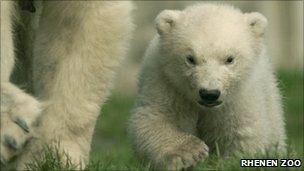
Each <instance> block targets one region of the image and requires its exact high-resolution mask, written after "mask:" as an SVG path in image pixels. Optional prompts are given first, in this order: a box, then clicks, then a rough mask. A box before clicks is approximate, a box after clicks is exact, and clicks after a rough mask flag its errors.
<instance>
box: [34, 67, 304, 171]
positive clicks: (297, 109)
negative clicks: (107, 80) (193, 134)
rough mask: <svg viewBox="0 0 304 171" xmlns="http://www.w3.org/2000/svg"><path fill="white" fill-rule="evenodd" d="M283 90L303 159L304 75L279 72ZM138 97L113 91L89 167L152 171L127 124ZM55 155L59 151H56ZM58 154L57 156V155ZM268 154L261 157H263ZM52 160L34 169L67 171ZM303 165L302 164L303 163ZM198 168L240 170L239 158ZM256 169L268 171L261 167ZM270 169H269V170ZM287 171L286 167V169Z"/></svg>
mask: <svg viewBox="0 0 304 171" xmlns="http://www.w3.org/2000/svg"><path fill="white" fill-rule="evenodd" d="M278 77H279V80H280V82H279V83H280V84H279V86H280V89H281V91H282V94H283V97H284V111H285V117H286V128H287V134H288V145H289V146H290V148H291V150H292V152H290V153H289V154H290V157H293V158H302V162H303V74H302V73H300V72H284V71H282V72H279V73H278ZM134 100H135V97H133V96H126V95H124V94H123V93H118V92H114V93H113V94H112V96H111V97H110V98H109V100H108V101H107V103H106V104H105V105H104V106H103V109H102V112H101V116H100V118H99V119H98V122H97V124H96V131H95V135H94V138H93V145H92V151H91V163H90V165H89V166H88V167H87V168H86V169H88V170H149V166H144V165H141V164H140V163H139V162H138V161H137V160H136V158H135V156H134V154H133V152H132V149H131V145H130V140H129V139H128V137H127V129H126V124H127V120H128V118H129V115H130V113H129V112H130V109H131V108H132V106H133V103H134ZM54 154H56V153H54ZM48 155H51V156H52V154H48ZM55 156H56V155H55ZM263 157H265V158H267V157H269V156H261V158H263ZM45 158H48V159H49V161H45V163H42V164H41V163H39V162H37V163H36V164H33V165H32V169H34V170H52V169H53V170H61V169H63V170H67V169H72V170H73V166H72V165H65V166H64V168H62V167H61V166H59V165H58V163H60V161H57V163H56V160H55V159H54V158H52V157H45ZM302 165H303V163H302ZM42 168H44V169H42ZM194 169H195V170H224V169H225V170H226V169H229V170H235V169H238V170H240V167H239V159H238V158H230V159H223V158H220V157H218V156H217V155H216V154H214V155H211V156H210V157H209V158H208V159H206V161H204V162H201V163H199V164H198V165H197V166H196V167H195V168H194ZM255 170H265V168H264V169H263V168H259V169H255ZM267 170H268V169H267ZM283 170H284V169H283Z"/></svg>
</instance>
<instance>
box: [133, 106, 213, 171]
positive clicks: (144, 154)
mask: <svg viewBox="0 0 304 171" xmlns="http://www.w3.org/2000/svg"><path fill="white" fill-rule="evenodd" d="M173 116H174V114H170V115H167V114H165V113H163V111H159V110H158V109H155V108H153V107H152V108H151V107H145V106H141V107H137V108H136V109H135V110H134V113H133V115H132V117H131V118H130V123H129V130H128V131H129V134H130V135H131V139H132V141H133V145H134V148H135V151H136V153H137V154H138V155H139V157H140V158H145V159H146V160H147V161H151V162H152V166H154V167H156V168H157V169H168V170H182V169H187V168H189V167H191V166H194V165H195V164H196V163H197V162H199V161H201V160H203V159H204V158H206V157H207V156H208V151H209V149H208V146H207V145H206V144H205V143H204V142H203V141H202V140H200V139H199V138H197V137H196V136H194V135H193V134H194V133H193V134H192V133H191V134H190V133H187V132H186V131H184V130H183V128H181V127H180V126H179V125H178V123H177V121H176V120H177V119H176V118H175V117H173ZM183 122H184V123H188V122H191V121H189V120H187V119H186V117H185V119H183ZM189 125H191V124H189ZM192 125H193V127H195V124H192ZM193 129H195V128H193Z"/></svg>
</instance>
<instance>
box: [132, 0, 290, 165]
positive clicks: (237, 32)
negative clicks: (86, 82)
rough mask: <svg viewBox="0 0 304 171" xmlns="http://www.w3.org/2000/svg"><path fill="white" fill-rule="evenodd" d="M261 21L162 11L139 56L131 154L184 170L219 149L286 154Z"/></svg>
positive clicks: (203, 11) (219, 9)
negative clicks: (139, 67) (132, 152)
mask: <svg viewBox="0 0 304 171" xmlns="http://www.w3.org/2000/svg"><path fill="white" fill-rule="evenodd" d="M266 26H267V19H266V18H265V17H264V16H263V15H262V14H260V13H257V12H252V13H242V12H241V11H240V10H238V9H236V8H234V7H232V6H229V5H222V4H197V5H194V6H190V7H188V8H186V9H185V10H183V11H178V10H164V11H163V12H161V13H160V14H159V15H158V16H157V18H156V29H157V32H158V34H157V35H156V36H155V38H154V39H153V40H152V42H151V44H150V46H149V48H148V50H147V51H146V55H145V57H144V62H143V67H142V69H141V73H140V78H139V95H138V99H137V102H136V105H135V108H134V110H133V114H132V116H131V118H130V123H129V134H130V136H131V139H132V141H133V144H134V148H135V151H136V153H137V154H138V155H139V156H140V157H143V158H145V159H146V160H147V161H149V162H151V163H152V164H153V165H154V166H156V167H162V168H166V169H184V168H188V167H190V166H193V165H194V164H196V163H197V162H198V161H200V160H202V159H204V158H205V157H206V156H207V155H208V154H209V153H212V152H214V151H215V149H216V148H218V149H219V151H220V153H221V154H222V155H224V156H229V155H232V154H248V155H253V154H256V153H263V152H265V151H267V152H269V151H270V150H275V151H276V152H278V151H279V152H284V151H285V139H286V135H285V128H284V118H283V111H282V105H281V97H280V92H279V90H278V88H277V81H276V78H275V76H274V74H273V69H272V67H271V64H270V60H269V57H268V56H267V55H266V52H265V51H266V50H265V46H264V43H263V35H264V33H265V28H266Z"/></svg>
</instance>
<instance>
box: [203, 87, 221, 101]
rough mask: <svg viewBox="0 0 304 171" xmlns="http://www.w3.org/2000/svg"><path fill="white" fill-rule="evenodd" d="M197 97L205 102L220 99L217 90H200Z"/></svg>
mask: <svg viewBox="0 0 304 171" xmlns="http://www.w3.org/2000/svg"><path fill="white" fill-rule="evenodd" d="M199 95H200V97H201V99H202V100H204V101H206V102H214V101H216V100H217V99H218V98H219V97H220V95H221V92H220V91H219V90H207V89H200V90H199Z"/></svg>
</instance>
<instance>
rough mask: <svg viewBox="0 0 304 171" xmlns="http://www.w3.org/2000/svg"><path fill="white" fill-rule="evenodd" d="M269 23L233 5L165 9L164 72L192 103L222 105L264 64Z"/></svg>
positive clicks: (160, 19)
mask: <svg viewBox="0 0 304 171" xmlns="http://www.w3.org/2000/svg"><path fill="white" fill-rule="evenodd" d="M266 25H267V20H266V18H265V17H264V16H263V15H262V14H260V13H257V12H253V13H242V12H241V11H240V10H238V9H235V8H233V7H231V6H227V5H215V4H201V5H195V6H191V7H188V8H186V9H185V10H183V11H178V10H165V11H163V12H161V13H160V14H159V15H158V16H157V18H156V28H157V32H158V34H159V47H160V53H161V57H160V63H161V66H162V71H163V72H164V73H165V75H166V76H167V77H168V79H169V81H170V82H171V83H172V85H173V86H176V87H175V88H177V89H178V91H179V92H180V93H182V94H183V95H185V96H186V97H187V98H189V100H194V101H196V102H198V103H199V104H201V105H204V106H207V107H213V106H217V105H220V104H221V103H222V102H225V99H226V100H227V99H228V98H227V96H229V95H230V94H232V93H235V92H236V91H237V86H238V85H239V84H240V83H241V81H242V80H244V79H246V75H248V74H250V72H251V68H252V66H254V65H255V63H256V62H257V61H258V58H259V56H260V53H261V50H262V48H263V41H262V40H263V35H264V32H265V28H266Z"/></svg>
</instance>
